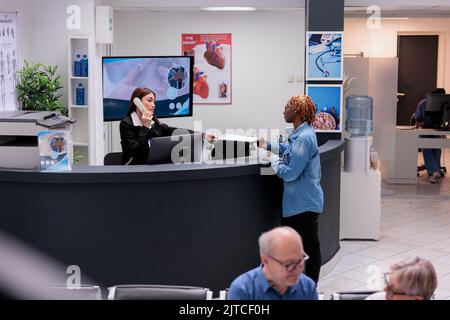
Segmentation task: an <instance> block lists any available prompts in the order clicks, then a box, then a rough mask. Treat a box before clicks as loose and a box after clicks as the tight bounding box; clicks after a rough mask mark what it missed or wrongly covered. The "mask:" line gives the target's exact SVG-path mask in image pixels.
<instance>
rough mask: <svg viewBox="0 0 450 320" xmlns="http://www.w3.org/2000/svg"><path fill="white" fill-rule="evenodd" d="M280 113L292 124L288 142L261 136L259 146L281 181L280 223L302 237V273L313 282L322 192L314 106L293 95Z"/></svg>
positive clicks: (318, 259) (316, 271)
mask: <svg viewBox="0 0 450 320" xmlns="http://www.w3.org/2000/svg"><path fill="white" fill-rule="evenodd" d="M283 114H284V119H285V121H286V122H287V123H292V124H293V126H294V128H293V130H292V132H291V134H290V135H289V137H288V143H286V144H283V143H275V142H267V141H266V140H265V139H264V138H261V139H260V140H259V147H261V148H263V149H267V150H269V151H272V153H273V154H272V156H271V163H272V168H273V170H274V171H275V172H276V174H277V175H278V176H279V177H280V178H281V179H283V181H284V192H283V222H282V223H283V225H286V226H290V227H292V228H294V229H295V230H296V231H297V232H298V233H299V234H300V235H301V236H302V238H303V244H304V245H305V251H306V252H308V254H309V255H310V257H311V258H310V261H309V263H308V266H307V268H306V271H305V273H306V274H307V275H308V276H309V277H310V278H311V279H313V280H314V281H315V282H316V283H317V281H318V280H319V273H320V267H321V253H320V242H319V214H320V212H322V209H323V191H322V187H321V186H320V177H321V168H320V155H319V148H318V145H317V138H316V133H315V131H314V129H313V128H312V127H311V123H312V122H314V119H315V114H316V106H315V105H314V102H313V101H312V100H311V98H310V97H308V96H306V95H303V96H294V97H291V98H290V99H289V101H288V102H287V104H286V106H285V108H284V112H283Z"/></svg>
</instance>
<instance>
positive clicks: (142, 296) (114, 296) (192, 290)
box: [108, 285, 213, 300]
mask: <svg viewBox="0 0 450 320" xmlns="http://www.w3.org/2000/svg"><path fill="white" fill-rule="evenodd" d="M108 291H109V293H108V300H212V295H213V292H212V291H211V290H209V289H208V288H203V287H190V286H175V285H117V286H113V287H110V288H108Z"/></svg>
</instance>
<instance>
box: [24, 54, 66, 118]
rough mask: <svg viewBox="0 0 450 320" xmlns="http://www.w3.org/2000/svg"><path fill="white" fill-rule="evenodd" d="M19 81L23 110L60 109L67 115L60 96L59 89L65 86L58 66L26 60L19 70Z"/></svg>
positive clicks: (59, 110)
mask: <svg viewBox="0 0 450 320" xmlns="http://www.w3.org/2000/svg"><path fill="white" fill-rule="evenodd" d="M18 75H19V81H18V84H17V86H16V88H17V93H18V97H19V101H20V103H21V104H22V110H34V111H58V112H60V113H61V114H64V115H67V107H65V106H64V105H63V104H62V102H61V100H60V98H61V97H62V94H60V93H59V90H60V89H62V88H63V86H62V79H61V76H60V75H59V74H58V67H57V66H50V65H49V66H47V65H43V64H41V63H36V64H33V63H29V62H28V61H26V60H25V61H24V66H23V68H22V69H21V70H20V71H19V72H18Z"/></svg>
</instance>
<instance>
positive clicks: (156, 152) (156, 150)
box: [147, 132, 203, 164]
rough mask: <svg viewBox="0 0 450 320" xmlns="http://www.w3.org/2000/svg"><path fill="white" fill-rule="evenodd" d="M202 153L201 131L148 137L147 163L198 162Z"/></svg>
mask: <svg viewBox="0 0 450 320" xmlns="http://www.w3.org/2000/svg"><path fill="white" fill-rule="evenodd" d="M202 154H203V133H202V132H192V133H187V134H180V135H172V136H167V137H156V138H152V139H150V151H149V153H148V158H147V164H164V163H199V162H201V161H202Z"/></svg>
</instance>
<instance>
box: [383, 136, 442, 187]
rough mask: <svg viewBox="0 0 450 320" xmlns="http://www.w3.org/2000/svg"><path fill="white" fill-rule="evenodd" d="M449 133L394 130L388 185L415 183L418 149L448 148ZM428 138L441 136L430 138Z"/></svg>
mask: <svg viewBox="0 0 450 320" xmlns="http://www.w3.org/2000/svg"><path fill="white" fill-rule="evenodd" d="M448 135H450V131H437V130H433V129H413V130H404V129H398V128H396V129H395V152H394V161H393V167H392V168H391V170H389V173H388V180H387V181H388V183H398V184H416V183H417V154H418V150H419V148H425V149H445V148H450V139H449V138H448ZM429 136H443V137H442V138H434V137H433V138H430V137H429Z"/></svg>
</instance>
